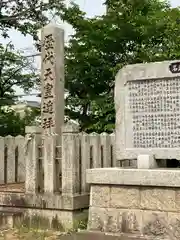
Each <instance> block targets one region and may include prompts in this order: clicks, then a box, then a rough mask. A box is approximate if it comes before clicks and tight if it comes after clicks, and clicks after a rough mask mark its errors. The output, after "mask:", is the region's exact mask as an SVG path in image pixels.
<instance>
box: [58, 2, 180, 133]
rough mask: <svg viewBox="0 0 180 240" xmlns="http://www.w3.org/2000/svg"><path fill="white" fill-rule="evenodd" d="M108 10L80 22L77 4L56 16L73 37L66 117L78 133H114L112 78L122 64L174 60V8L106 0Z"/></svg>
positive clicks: (179, 39) (179, 15) (177, 40)
mask: <svg viewBox="0 0 180 240" xmlns="http://www.w3.org/2000/svg"><path fill="white" fill-rule="evenodd" d="M106 4H107V5H108V12H107V14H104V15H103V16H98V17H95V18H86V17H85V13H83V12H82V11H81V10H80V9H79V7H78V5H76V4H71V6H70V7H69V8H65V7H64V8H62V9H61V11H59V15H60V16H61V18H62V19H63V20H65V21H67V22H68V23H69V24H71V25H72V27H73V28H74V30H75V33H74V34H73V35H72V36H71V39H70V42H69V45H68V46H67V48H66V88H67V89H68V90H69V96H68V97H67V103H66V104H67V105H66V106H67V107H66V113H67V114H68V115H69V117H70V118H72V119H75V120H78V121H79V123H80V126H81V129H82V130H84V131H88V132H92V131H96V132H103V131H107V132H111V131H113V129H114V122H115V111H114V99H113V95H114V80H115V75H116V74H117V72H118V70H119V69H120V68H121V67H122V66H124V65H125V64H134V63H140V62H150V61H162V60H166V59H176V58H177V59H178V58H179V57H180V51H179V45H180V34H179V33H180V21H179V19H180V10H179V9H178V8H171V6H170V5H169V4H168V3H167V2H166V1H160V0H108V1H106Z"/></svg>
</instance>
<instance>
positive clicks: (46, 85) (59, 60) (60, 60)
mask: <svg viewBox="0 0 180 240" xmlns="http://www.w3.org/2000/svg"><path fill="white" fill-rule="evenodd" d="M41 41H42V50H41V53H42V54H41V72H42V76H41V79H42V81H41V85H42V100H41V118H42V119H41V126H42V130H43V132H42V137H43V141H44V143H43V145H44V191H45V192H47V193H53V192H55V191H60V186H61V175H62V174H61V160H62V127H63V125H64V31H63V30H62V29H61V28H59V27H58V26H57V25H51V24H50V25H47V26H46V27H44V28H43V29H42V34H41Z"/></svg>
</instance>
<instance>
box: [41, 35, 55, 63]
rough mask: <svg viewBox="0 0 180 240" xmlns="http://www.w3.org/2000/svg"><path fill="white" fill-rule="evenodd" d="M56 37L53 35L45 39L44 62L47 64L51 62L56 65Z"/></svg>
mask: <svg viewBox="0 0 180 240" xmlns="http://www.w3.org/2000/svg"><path fill="white" fill-rule="evenodd" d="M54 43H55V40H54V37H53V35H52V34H49V35H46V36H45V37H44V42H43V47H44V51H45V54H44V59H43V62H44V63H47V62H50V63H51V64H54Z"/></svg>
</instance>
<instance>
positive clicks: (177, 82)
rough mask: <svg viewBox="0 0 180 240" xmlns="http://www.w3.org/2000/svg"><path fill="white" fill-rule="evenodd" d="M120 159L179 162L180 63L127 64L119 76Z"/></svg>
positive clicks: (118, 155)
mask: <svg viewBox="0 0 180 240" xmlns="http://www.w3.org/2000/svg"><path fill="white" fill-rule="evenodd" d="M115 105H116V156H117V160H123V159H137V156H138V155H141V154H149V155H154V157H155V158H156V159H172V158H176V159H179V160H180V61H173V62H170V61H164V62H156V63H147V64H135V65H128V66H125V67H124V68H122V69H121V70H120V71H119V73H118V74H117V76H116V83H115Z"/></svg>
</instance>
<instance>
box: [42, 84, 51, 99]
mask: <svg viewBox="0 0 180 240" xmlns="http://www.w3.org/2000/svg"><path fill="white" fill-rule="evenodd" d="M52 89H53V85H52V84H50V83H46V84H45V86H44V98H45V99H47V98H53V93H52Z"/></svg>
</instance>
